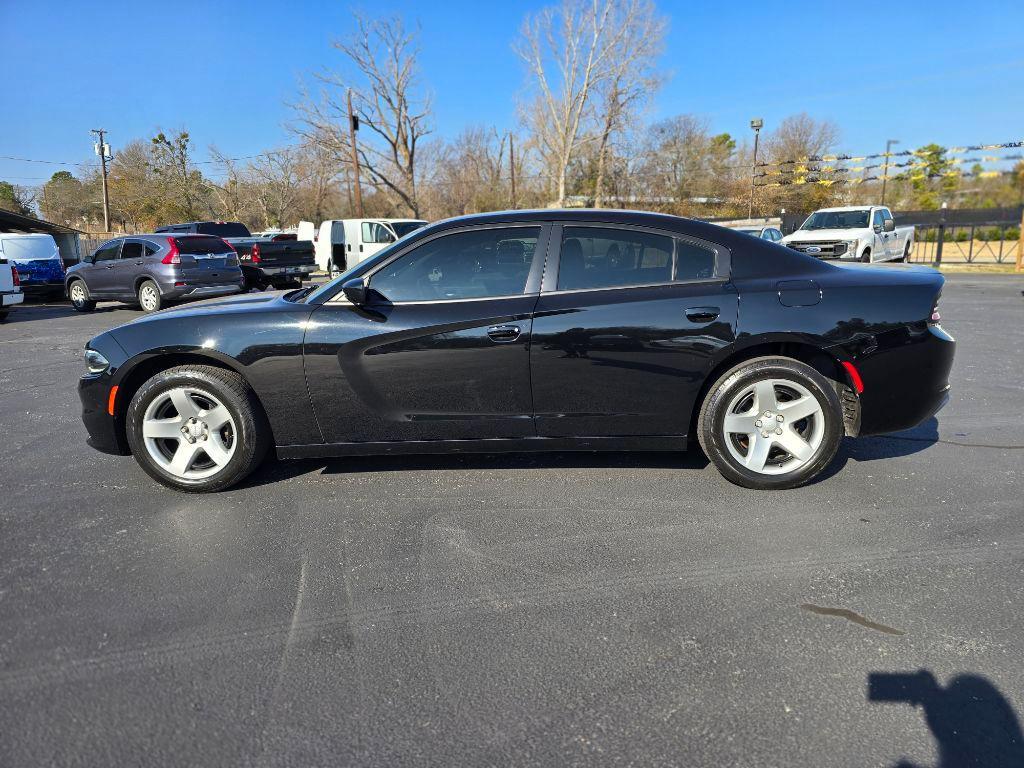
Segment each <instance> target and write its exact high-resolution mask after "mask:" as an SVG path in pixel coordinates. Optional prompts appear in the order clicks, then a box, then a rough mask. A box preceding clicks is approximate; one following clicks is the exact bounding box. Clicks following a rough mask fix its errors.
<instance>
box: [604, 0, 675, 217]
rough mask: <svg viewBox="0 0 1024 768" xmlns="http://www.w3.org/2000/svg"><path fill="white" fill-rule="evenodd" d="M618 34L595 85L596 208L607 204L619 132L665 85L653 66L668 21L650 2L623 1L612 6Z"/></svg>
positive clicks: (648, 0) (612, 39) (613, 24)
mask: <svg viewBox="0 0 1024 768" xmlns="http://www.w3.org/2000/svg"><path fill="white" fill-rule="evenodd" d="M609 6H611V8H612V11H611V16H610V19H609V23H610V24H611V27H612V30H613V33H612V35H611V36H610V38H609V40H608V45H609V46H610V47H611V48H612V49H613V50H614V52H615V54H614V55H612V56H610V57H609V59H608V60H609V66H608V72H607V74H606V76H605V77H604V78H603V79H602V80H601V81H600V82H598V83H597V84H596V92H597V101H598V104H597V109H598V113H599V115H600V118H599V134H598V149H597V178H596V180H595V182H594V207H595V208H600V207H601V206H602V204H603V202H604V199H603V198H604V186H605V173H606V166H607V164H608V153H609V149H610V144H611V140H612V137H613V135H614V134H616V133H620V132H622V131H624V130H625V129H626V127H627V125H628V123H629V122H630V120H629V118H630V117H632V116H635V114H636V112H637V111H638V109H639V108H640V107H641V106H642V105H643V103H644V102H645V101H646V100H647V99H648V98H650V96H651V95H652V94H653V93H654V91H655V90H657V88H658V87H659V86H660V84H661V82H662V76H661V75H660V74H659V73H658V72H657V71H655V69H654V65H655V62H656V59H657V57H658V56H659V55H660V54H661V51H662V48H663V45H664V39H665V31H666V28H667V23H666V21H665V19H664V18H662V17H660V16H658V15H657V13H656V12H655V9H654V4H653V3H651V2H650V0H621V1H620V2H615V3H609Z"/></svg>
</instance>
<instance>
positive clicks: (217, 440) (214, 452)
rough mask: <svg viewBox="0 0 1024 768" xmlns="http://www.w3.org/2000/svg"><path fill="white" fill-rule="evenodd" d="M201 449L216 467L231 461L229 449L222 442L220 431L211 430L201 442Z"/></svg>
mask: <svg viewBox="0 0 1024 768" xmlns="http://www.w3.org/2000/svg"><path fill="white" fill-rule="evenodd" d="M202 448H203V451H204V452H205V453H206V455H207V456H209V457H210V461H212V462H213V463H214V464H216V465H217V466H218V467H223V466H224V465H225V464H227V463H228V462H229V461H231V455H232V453H231V449H230V448H228V446H227V445H225V444H224V441H223V440H222V439H221V436H220V433H218V432H211V433H210V436H209V437H208V438H207V439H206V440H205V442H203V444H202Z"/></svg>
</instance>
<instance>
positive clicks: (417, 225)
mask: <svg viewBox="0 0 1024 768" xmlns="http://www.w3.org/2000/svg"><path fill="white" fill-rule="evenodd" d="M389 223H390V225H391V228H392V229H393V230H394V231H395V234H396V235H398V237H399V238H403V237H405V236H406V235H408V234H409V233H410V232H415V231H416V230H417V229H422V228H423V227H425V226H427V222H425V221H392V222H389Z"/></svg>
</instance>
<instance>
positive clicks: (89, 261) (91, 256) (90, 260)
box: [82, 253, 96, 264]
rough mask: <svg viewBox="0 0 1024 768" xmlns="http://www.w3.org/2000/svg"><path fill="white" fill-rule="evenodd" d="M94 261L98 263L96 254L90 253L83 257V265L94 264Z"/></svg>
mask: <svg viewBox="0 0 1024 768" xmlns="http://www.w3.org/2000/svg"><path fill="white" fill-rule="evenodd" d="M94 261H96V254H95V253H88V254H86V255H85V256H83V257H82V263H83V264H92V263H93V262H94Z"/></svg>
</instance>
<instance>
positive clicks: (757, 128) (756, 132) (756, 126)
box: [747, 117, 764, 219]
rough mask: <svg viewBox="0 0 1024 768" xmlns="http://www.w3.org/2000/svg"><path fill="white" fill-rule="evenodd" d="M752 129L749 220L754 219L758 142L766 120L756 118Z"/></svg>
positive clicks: (751, 125)
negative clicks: (752, 155)
mask: <svg viewBox="0 0 1024 768" xmlns="http://www.w3.org/2000/svg"><path fill="white" fill-rule="evenodd" d="M750 127H751V128H753V129H754V159H753V161H752V162H751V163H750V205H749V206H748V207H747V218H748V219H752V218H754V173H755V171H756V170H757V141H758V139H759V138H761V129H762V128H764V120H763V119H761V118H760V117H755V118H754V119H753V120H751V121H750Z"/></svg>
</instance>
